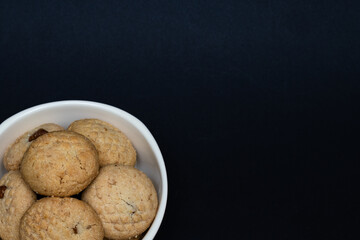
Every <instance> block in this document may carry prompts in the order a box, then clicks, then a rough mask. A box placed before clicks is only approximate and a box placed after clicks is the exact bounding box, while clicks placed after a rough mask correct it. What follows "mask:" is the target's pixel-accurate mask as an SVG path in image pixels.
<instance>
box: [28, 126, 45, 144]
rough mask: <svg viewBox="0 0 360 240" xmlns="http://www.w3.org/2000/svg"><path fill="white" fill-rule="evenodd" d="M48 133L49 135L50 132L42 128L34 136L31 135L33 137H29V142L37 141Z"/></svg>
mask: <svg viewBox="0 0 360 240" xmlns="http://www.w3.org/2000/svg"><path fill="white" fill-rule="evenodd" d="M46 133H48V131H46V130H45V129H43V128H40V129H39V130H37V131H36V132H35V133H34V134H33V135H31V136H30V137H29V142H32V141H34V140H35V139H37V138H38V137H40V136H42V135H44V134H46Z"/></svg>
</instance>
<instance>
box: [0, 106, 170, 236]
mask: <svg viewBox="0 0 360 240" xmlns="http://www.w3.org/2000/svg"><path fill="white" fill-rule="evenodd" d="M71 105H78V106H90V107H96V108H101V109H104V110H106V111H109V112H112V113H114V114H116V115H120V116H121V117H123V118H124V119H125V120H126V121H128V122H130V123H132V124H133V125H134V127H136V128H137V129H138V130H139V131H140V132H141V133H142V134H143V136H144V138H145V139H146V141H147V142H148V143H149V145H150V146H151V148H152V150H153V151H154V154H155V157H156V159H157V161H158V166H159V170H160V177H161V183H162V186H161V190H162V192H161V193H162V194H161V196H159V197H160V199H159V200H160V201H159V202H160V204H159V206H158V210H157V213H156V216H155V219H154V221H153V222H152V224H151V226H150V228H149V230H148V231H147V233H146V234H145V237H144V238H143V240H150V239H153V238H154V237H155V235H156V233H157V232H158V230H159V228H160V225H161V222H162V220H163V218H164V214H165V209H166V205H167V198H168V180H167V173H166V167H165V162H164V159H163V156H162V154H161V151H160V148H159V146H158V144H157V142H156V140H155V138H154V137H153V135H152V134H151V133H150V131H149V129H148V128H147V127H146V126H145V124H144V123H142V122H141V121H140V120H139V119H137V118H136V117H134V116H133V115H131V114H130V113H128V112H126V111H124V110H122V109H119V108H117V107H114V106H111V105H108V104H104V103H100V102H94V101H88V100H63V101H54V102H48V103H43V104H39V105H35V106H33V107H30V108H27V109H24V110H22V111H20V112H18V113H16V114H14V115H12V116H10V117H9V118H7V119H5V120H4V121H3V122H2V123H1V124H0V135H1V134H2V133H3V132H4V131H5V129H7V127H9V126H10V125H11V124H12V123H13V122H16V121H17V120H18V119H21V118H23V117H25V116H26V115H28V114H31V113H33V112H37V111H42V110H45V109H47V108H53V107H58V106H71Z"/></svg>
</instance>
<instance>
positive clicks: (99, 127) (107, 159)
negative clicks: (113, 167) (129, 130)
mask: <svg viewBox="0 0 360 240" xmlns="http://www.w3.org/2000/svg"><path fill="white" fill-rule="evenodd" d="M68 130H71V131H74V132H77V133H80V134H82V135H84V136H85V137H87V138H89V139H90V140H91V141H92V142H93V143H94V145H95V147H96V149H97V150H98V151H99V161H100V166H101V167H102V166H105V165H109V164H123V165H128V166H135V163H136V151H135V149H134V147H133V146H132V144H131V142H130V140H129V139H128V138H127V137H126V136H125V134H124V133H122V132H121V131H120V130H119V129H117V128H116V127H114V126H113V125H111V124H109V123H107V122H104V121H101V120H98V119H82V120H78V121H75V122H73V123H71V124H70V126H69V127H68Z"/></svg>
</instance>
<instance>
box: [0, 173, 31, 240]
mask: <svg viewBox="0 0 360 240" xmlns="http://www.w3.org/2000/svg"><path fill="white" fill-rule="evenodd" d="M35 201H36V195H35V193H34V192H33V191H32V190H31V189H30V187H29V186H28V185H27V184H26V183H25V182H24V180H23V179H22V177H21V174H20V172H19V171H10V172H8V173H6V174H5V175H4V176H3V177H2V178H1V179H0V239H2V240H19V239H20V236H19V226H20V219H21V218H22V216H23V215H24V213H25V212H26V211H27V210H28V208H29V207H30V206H31V205H32V204H33V203H34V202H35Z"/></svg>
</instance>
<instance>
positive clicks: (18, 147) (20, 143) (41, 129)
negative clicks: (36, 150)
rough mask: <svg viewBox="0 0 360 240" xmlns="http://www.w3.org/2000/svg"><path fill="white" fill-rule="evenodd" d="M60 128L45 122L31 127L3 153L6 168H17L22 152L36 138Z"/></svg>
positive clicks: (61, 128) (60, 128)
mask: <svg viewBox="0 0 360 240" xmlns="http://www.w3.org/2000/svg"><path fill="white" fill-rule="evenodd" d="M60 130H64V128H63V127H61V126H59V125H57V124H54V123H46V124H42V125H40V126H38V127H36V128H34V129H31V130H30V131H28V132H26V133H24V134H23V135H22V136H20V137H19V138H17V139H16V140H15V142H14V143H13V144H12V145H11V146H10V147H9V148H8V149H7V151H6V152H5V154H4V158H3V163H4V167H5V168H6V170H8V171H10V170H19V167H20V164H21V160H22V158H23V156H24V153H25V152H26V150H27V149H28V147H29V146H30V144H31V142H32V141H34V140H35V139H36V138H38V137H40V136H41V135H43V134H45V133H48V132H54V131H60Z"/></svg>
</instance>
